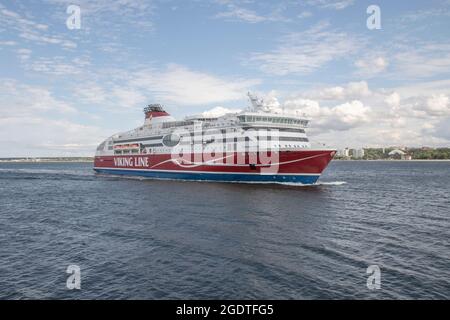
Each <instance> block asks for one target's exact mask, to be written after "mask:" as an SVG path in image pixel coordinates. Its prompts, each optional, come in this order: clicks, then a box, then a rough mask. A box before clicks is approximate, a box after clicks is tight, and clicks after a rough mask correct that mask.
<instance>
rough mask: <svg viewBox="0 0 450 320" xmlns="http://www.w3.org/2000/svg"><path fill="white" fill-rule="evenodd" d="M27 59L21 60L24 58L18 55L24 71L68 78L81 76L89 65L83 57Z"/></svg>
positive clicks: (87, 60) (88, 61)
mask: <svg viewBox="0 0 450 320" xmlns="http://www.w3.org/2000/svg"><path fill="white" fill-rule="evenodd" d="M30 53H31V52H29V54H28V58H26V59H23V58H24V57H25V56H24V55H23V54H21V53H19V58H21V60H22V62H23V63H24V68H25V70H28V71H34V72H37V73H40V74H46V75H55V76H68V75H76V74H81V73H83V71H85V70H86V67H88V66H89V65H90V60H89V59H88V58H87V57H85V56H82V57H77V58H73V59H69V58H66V57H63V56H56V57H52V58H36V59H33V60H29V58H30Z"/></svg>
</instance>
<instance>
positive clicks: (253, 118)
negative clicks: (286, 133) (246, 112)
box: [238, 116, 308, 126]
mask: <svg viewBox="0 0 450 320" xmlns="http://www.w3.org/2000/svg"><path fill="white" fill-rule="evenodd" d="M238 118H239V120H240V121H242V122H271V123H283V124H301V125H304V126H306V125H307V124H308V121H305V120H298V119H291V118H278V117H259V116H239V117H238Z"/></svg>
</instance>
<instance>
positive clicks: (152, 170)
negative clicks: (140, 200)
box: [94, 167, 321, 176]
mask: <svg viewBox="0 0 450 320" xmlns="http://www.w3.org/2000/svg"><path fill="white" fill-rule="evenodd" d="M105 169H106V170H128V171H144V172H145V171H148V172H177V173H197V174H198V173H212V174H242V175H244V174H253V175H259V176H320V175H321V174H320V173H260V172H217V171H190V170H154V169H134V168H111V167H94V170H105Z"/></svg>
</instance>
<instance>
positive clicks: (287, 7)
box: [0, 0, 450, 157]
mask: <svg viewBox="0 0 450 320" xmlns="http://www.w3.org/2000/svg"><path fill="white" fill-rule="evenodd" d="M71 4H75V5H78V6H79V7H80V9H81V28H80V29H74V30H71V29H69V28H67V26H66V20H67V18H68V17H69V14H67V12H66V9H67V7H68V6H69V5H71ZM372 4H375V5H377V6H378V7H379V8H380V12H381V27H382V28H381V29H380V30H369V29H368V28H367V24H366V21H367V18H368V17H369V14H367V12H366V10H367V8H368V6H369V5H372ZM449 30H450V1H449V0H431V1H424V0H423V1H364V0H361V1H358V0H315V1H314V0H305V1H291V0H286V1H252V0H216V1H214V0H211V1H206V0H196V1H170V0H148V1H143V0H109V1H106V0H100V1H87V0H83V1H81V0H78V1H76V0H70V1H66V0H43V1H32V0H23V1H3V0H0V134H1V138H0V145H1V149H0V157H9V156H49V155H54V156H59V155H92V153H93V152H94V149H95V145H96V144H97V143H99V142H100V141H101V140H103V139H104V138H106V137H108V136H109V135H111V134H113V133H115V132H118V131H124V130H128V129H131V128H133V127H135V126H137V125H140V124H141V123H142V121H143V114H142V108H143V107H144V106H145V105H146V104H148V103H154V102H160V103H163V104H164V105H165V106H166V109H167V111H169V112H170V113H171V114H172V115H174V116H175V117H177V118H183V117H184V116H186V115H190V114H196V113H201V112H212V113H220V112H224V111H227V110H238V109H243V108H245V107H246V106H247V105H248V102H247V100H246V92H247V91H249V90H250V91H252V92H255V93H257V94H258V95H260V96H261V97H264V98H265V101H266V102H267V103H268V104H269V105H270V106H271V107H272V108H273V109H274V110H281V109H282V110H284V111H285V112H292V113H295V112H297V111H301V112H304V113H306V114H308V115H309V116H310V117H311V118H312V119H313V121H312V123H311V129H310V136H311V139H312V140H313V141H316V142H320V143H326V144H328V145H330V146H334V147H338V148H342V147H346V146H349V147H366V146H367V147H375V146H387V145H398V146H403V145H406V146H422V145H427V146H449V144H450V129H449V127H450V101H449V97H450V37H449V36H450V34H449Z"/></svg>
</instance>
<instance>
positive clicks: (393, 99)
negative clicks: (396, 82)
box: [384, 92, 400, 109]
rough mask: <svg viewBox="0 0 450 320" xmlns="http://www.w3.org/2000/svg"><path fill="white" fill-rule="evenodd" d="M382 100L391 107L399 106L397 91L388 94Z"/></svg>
mask: <svg viewBox="0 0 450 320" xmlns="http://www.w3.org/2000/svg"><path fill="white" fill-rule="evenodd" d="M384 101H385V102H386V104H387V105H388V106H390V107H392V108H394V109H395V108H398V107H399V106H400V95H399V94H398V93H397V92H393V93H391V94H389V95H388V96H387V97H386V98H385V99H384Z"/></svg>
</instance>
